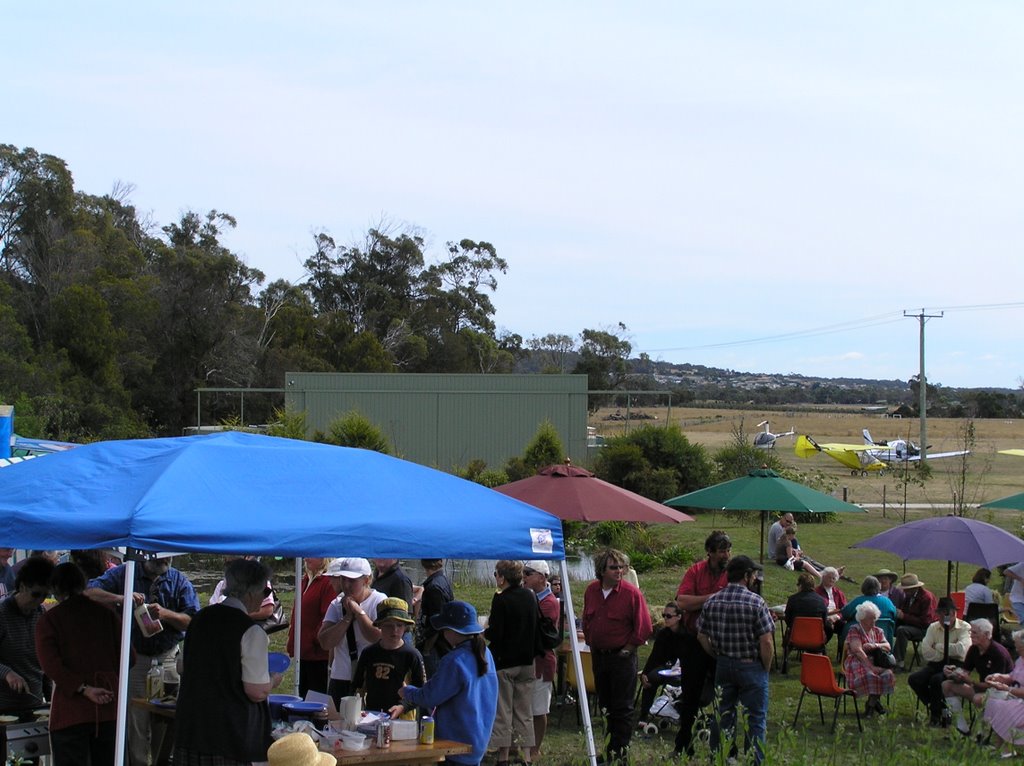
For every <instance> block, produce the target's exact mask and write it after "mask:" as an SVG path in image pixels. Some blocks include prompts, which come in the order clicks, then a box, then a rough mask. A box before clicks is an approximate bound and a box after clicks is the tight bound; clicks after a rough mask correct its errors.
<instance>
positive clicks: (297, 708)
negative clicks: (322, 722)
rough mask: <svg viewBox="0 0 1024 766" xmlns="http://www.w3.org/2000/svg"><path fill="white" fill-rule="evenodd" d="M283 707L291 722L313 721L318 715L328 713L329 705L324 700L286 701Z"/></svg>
mask: <svg viewBox="0 0 1024 766" xmlns="http://www.w3.org/2000/svg"><path fill="white" fill-rule="evenodd" d="M281 709H282V710H283V712H284V715H285V716H286V717H287V718H288V722H289V723H295V722H296V721H312V720H313V718H314V717H316V716H319V715H326V714H327V705H325V704H324V703H322V702H285V703H284V704H283V705H282V706H281Z"/></svg>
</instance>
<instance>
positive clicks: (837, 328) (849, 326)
mask: <svg viewBox="0 0 1024 766" xmlns="http://www.w3.org/2000/svg"><path fill="white" fill-rule="evenodd" d="M1017 308H1024V303H1021V302H1018V303H977V304H968V305H963V306H938V307H931V306H929V307H926V308H922V309H920V311H922V312H923V311H925V310H929V311H945V312H956V311H997V310H1001V309H1017ZM903 318H904V314H903V311H890V312H887V313H885V314H876V315H874V316H869V317H863V318H861V319H851V320H849V321H847V322H839V323H836V324H830V325H824V326H822V327H812V328H808V329H806V330H796V331H794V332H789V333H780V334H778V335H763V336H760V337H757V338H746V339H743V340H733V341H722V342H720V343H705V344H701V345H697V346H675V347H672V348H651V349H640V350H642V351H643V352H644V353H647V354H664V353H668V352H674V351H704V350H707V349H715V348H737V347H740V346H754V345H760V344H765V343H780V342H782V341H787V340H799V339H801V338H814V337H818V336H821V335H834V334H838V333H842V332H851V331H853V330H864V329H868V328H871V327H879V326H882V325H887V324H896V323H897V322H899V321H900V320H902V319H903ZM638 351H639V350H638Z"/></svg>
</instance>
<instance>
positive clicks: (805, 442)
mask: <svg viewBox="0 0 1024 766" xmlns="http://www.w3.org/2000/svg"><path fill="white" fill-rule="evenodd" d="M793 452H795V453H796V456H797V457H812V456H813V455H814V454H815V453H818V452H821V447H819V446H818V445H817V443H815V441H814V439H812V438H811V437H810V436H804V435H803V434H800V435H799V436H798V437H796V444H795V445H794V447H793Z"/></svg>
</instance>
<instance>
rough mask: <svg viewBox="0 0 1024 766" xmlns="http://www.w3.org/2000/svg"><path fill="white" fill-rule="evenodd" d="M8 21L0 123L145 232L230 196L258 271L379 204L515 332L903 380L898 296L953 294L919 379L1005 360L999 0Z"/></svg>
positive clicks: (1010, 139) (350, 235) (1010, 299)
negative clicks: (122, 203)
mask: <svg viewBox="0 0 1024 766" xmlns="http://www.w3.org/2000/svg"><path fill="white" fill-rule="evenodd" d="M5 19H6V22H7V27H8V30H9V33H8V35H6V36H5V44H4V47H3V50H2V52H0V59H2V60H3V61H4V64H5V71H6V72H7V76H6V77H5V78H4V79H3V81H2V82H0V104H2V107H3V108H2V112H0V114H2V116H0V126H2V127H3V130H2V131H0V141H3V142H6V143H12V144H15V145H16V146H19V147H25V146H32V147H34V148H36V149H38V150H39V151H43V152H48V153H51V154H55V155H57V156H59V157H61V158H63V159H64V160H66V161H67V162H68V165H69V167H70V168H71V170H72V172H73V173H74V175H75V181H76V186H77V188H79V189H82V190H85V191H88V192H91V193H96V194H103V193H106V192H108V191H110V190H111V188H112V187H113V185H114V183H115V182H117V181H121V182H127V183H131V184H133V185H134V187H135V189H134V191H133V193H132V195H131V200H132V202H133V203H134V204H135V205H136V207H137V208H138V209H139V210H141V211H144V212H146V213H149V214H151V216H152V218H153V220H154V221H155V222H157V223H159V224H161V225H162V224H166V223H168V222H170V221H173V220H176V219H177V218H178V217H179V216H180V214H181V213H182V212H183V211H185V210H189V209H191V210H198V211H206V210H209V209H211V208H216V209H218V210H221V211H225V212H228V213H231V214H232V215H234V216H235V217H236V218H237V219H238V228H237V229H236V230H234V231H233V232H231V233H230V234H229V235H228V236H227V237H226V239H225V241H226V243H227V244H228V246H229V247H231V248H232V249H233V250H234V251H235V252H236V253H238V254H239V255H240V256H241V257H242V258H243V259H244V260H245V261H246V262H247V263H248V264H249V265H251V266H254V267H257V268H259V269H261V270H262V271H264V272H265V273H266V274H267V277H268V279H277V278H285V279H289V280H291V281H300V280H301V279H302V278H303V269H302V262H303V260H304V259H305V258H306V256H307V254H308V253H309V252H310V251H311V243H312V232H314V231H315V230H327V231H329V232H330V233H331V234H332V235H333V236H334V237H335V238H336V239H337V240H339V241H340V242H351V241H358V240H359V239H360V238H361V235H362V234H363V233H364V232H365V231H366V229H367V228H369V227H370V226H373V225H377V224H378V223H379V222H380V221H381V220H387V221H390V222H391V223H392V225H398V226H401V225H409V226H413V227H416V228H417V229H418V230H419V231H420V232H421V233H422V234H423V235H424V236H425V238H426V240H427V243H428V256H429V255H432V254H435V255H438V256H439V255H440V254H441V252H442V249H443V245H444V243H445V242H446V241H448V240H458V239H461V238H464V237H469V238H471V239H477V240H486V241H489V242H492V243H493V244H494V245H495V246H496V247H497V249H498V252H499V254H500V255H501V256H502V257H504V258H505V259H506V260H507V261H508V264H509V271H508V274H506V275H504V276H502V277H501V278H500V282H499V288H498V292H497V294H496V295H495V296H494V302H495V305H496V306H497V309H498V314H497V317H496V319H497V322H498V325H499V327H502V328H505V329H507V330H510V331H513V332H518V333H520V334H521V335H523V336H524V337H526V338H529V337H530V336H533V335H544V334H546V333H551V332H558V333H567V334H574V335H575V334H578V333H579V332H580V331H581V330H582V329H584V328H603V327H607V328H611V327H614V326H615V325H616V324H617V323H618V322H622V323H624V324H625V325H626V326H627V327H628V333H627V334H628V337H629V339H630V340H631V342H632V343H633V346H634V349H635V351H636V352H640V351H646V352H647V353H649V354H650V355H651V356H652V357H653V358H655V359H665V360H671V361H682V362H687V361H688V362H693V363H697V364H707V365H714V366H720V367H727V368H732V369H737V370H747V371H757V372H796V373H803V374H807V375H824V376H829V377H878V378H901V379H906V378H908V377H909V376H911V375H913V374H916V372H917V370H918V323H917V321H916V320H913V319H904V318H902V313H903V311H904V310H907V311H909V312H911V313H916V312H918V311H920V310H921V309H922V308H924V309H925V310H926V313H929V314H937V313H940V311H942V310H944V309H945V310H946V311H945V316H944V317H943V318H942V319H936V320H932V321H930V322H929V323H928V325H927V331H926V332H927V341H928V342H927V360H928V377H929V380H930V381H931V382H933V383H939V384H942V385H945V386H971V385H976V386H981V385H992V386H1007V387H1016V386H1018V385H1019V384H1020V379H1021V378H1022V377H1024V361H1022V358H1021V357H1022V355H1021V351H1022V350H1024V349H1022V345H1024V344H1022V341H1021V334H1020V330H1019V328H1020V326H1021V319H1022V317H1024V292H1022V289H1021V285H1022V284H1024V258H1021V256H1020V253H1019V250H1020V243H1021V239H1022V237H1021V234H1022V227H1024V222H1022V216H1021V199H1022V197H1024V195H1022V191H1024V155H1022V151H1024V150H1022V146H1021V141H1020V136H1021V135H1024V101H1022V100H1021V98H1020V94H1021V93H1022V92H1024V49H1022V48H1021V46H1020V43H1019V40H1020V32H1021V30H1022V28H1024V6H1021V5H1020V4H1019V3H1015V2H977V3H952V2H927V3H925V2H908V3H901V4H891V3H884V2H865V3H846V4H825V3H818V2H778V3H776V2H763V1H762V2H724V3H676V2H672V3H632V4H625V3H605V2H587V3H582V2H576V3H563V4H551V3H531V2H525V3H524V2H520V3H515V4H512V3H504V4H495V3H470V2H443V1H440V2H431V3H413V2H385V3H373V4H369V3H364V4H358V5H357V4H350V3H343V2H304V3H298V4H295V7H294V8H293V7H287V6H285V5H282V4H280V3H265V2H246V3H240V2H215V3H198V2H191V1H190V0H186V1H184V2H177V3H173V4H171V3H163V4H140V3H124V2H110V3H100V4H82V3H72V2H58V3H43V4H38V3H20V4H16V5H14V6H10V7H8V9H7V12H6V17H5ZM994 306H998V307H997V308H984V309H979V308H958V307H994ZM837 325H843V328H842V331H837V329H835V326H837ZM822 328H833V329H831V330H829V331H826V332H816V331H817V330H820V329H822ZM778 336H788V337H786V338H785V339H780V338H779V337H778ZM764 338H772V339H773V340H756V339H764ZM747 341H752V342H747Z"/></svg>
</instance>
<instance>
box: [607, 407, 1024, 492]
mask: <svg viewBox="0 0 1024 766" xmlns="http://www.w3.org/2000/svg"><path fill="white" fill-rule="evenodd" d="M615 412H616V410H615V409H614V408H612V409H604V410H601V411H599V412H597V413H596V414H595V415H593V416H592V417H591V419H590V425H591V426H594V427H595V428H596V429H597V432H598V433H600V434H601V435H603V436H614V435H617V434H619V433H622V432H623V431H625V430H626V429H628V428H631V427H637V426H640V425H644V424H648V423H656V424H662V423H670V424H673V425H678V426H679V427H680V428H682V430H683V432H684V433H685V434H686V436H687V438H688V439H689V440H690V441H691V442H693V443H696V444H702V445H704V446H705V447H707V448H708V450H709V451H714V450H716V449H718V448H720V447H723V446H725V445H727V444H730V443H731V442H732V440H733V439H734V438H735V437H734V433H735V432H736V431H739V430H740V429H742V431H743V433H744V434H745V436H746V438H747V440H748V441H752V440H753V435H754V433H756V432H757V431H759V430H761V429H759V428H758V427H757V424H758V423H760V422H761V421H762V420H768V421H770V423H771V427H772V431H773V432H774V433H782V432H784V431H788V430H789V429H790V428H794V429H795V430H796V432H797V433H798V434H807V435H809V436H812V437H813V438H814V439H815V441H818V442H842V443H852V444H860V443H861V442H862V441H863V439H862V437H861V430H862V429H864V428H867V429H868V430H870V431H871V435H872V436H873V437H874V438H875V439H876V440H877V439H885V440H892V439H895V438H902V439H908V440H910V441H914V442H915V443H916V442H918V441H919V439H918V436H919V425H920V424H919V421H918V420H916V419H892V418H880V417H878V416H877V415H867V414H863V413H856V412H853V413H851V412H843V411H835V410H827V409H822V408H806V409H804V408H794V409H792V410H783V411H778V412H769V411H761V410H727V409H703V408H683V407H673V408H672V409H671V411H670V410H669V409H668V408H665V407H661V408H653V407H652V408H637V409H634V410H632V411H631V414H634V415H635V414H637V413H639V414H646V415H651V416H653V417H654V418H656V419H655V420H634V421H630V422H628V423H627V422H624V421H622V420H606V419H605V418H606V417H607V416H608V415H611V414H613V413H615ZM618 412H619V413H620V414H625V413H624V411H623V410H621V409H620V410H618ZM964 425H965V421H963V420H954V419H947V418H929V419H928V443H929V446H930V451H932V452H944V451H953V450H957V449H962V448H963V447H962V441H963V439H962V431H963V429H964ZM973 425H974V431H975V445H974V448H973V452H972V454H971V455H970V456H969V458H968V459H967V466H968V481H967V486H966V488H965V492H964V495H965V497H966V498H967V500H968V502H970V501H971V500H974V501H976V502H979V503H980V502H984V501H986V500H994V499H995V498H998V497H1003V496H1004V495H1009V494H1013V493H1015V492H1020V491H1022V490H1024V458H1020V457H1014V456H1012V455H1000V454H997V453H998V450H1001V449H1008V448H1011V447H1024V421H1021V420H975V421H973ZM794 439H795V437H786V438H783V439H779V440H778V442H777V445H776V448H775V450H774V452H775V454H776V456H777V457H778V458H779V459H780V460H782V462H783V463H784V464H785V465H786V466H788V467H790V468H793V469H794V470H796V471H800V472H802V473H804V474H821V476H822V477H823V480H824V482H825V483H826V484H828V485H830V486H831V487H834V488H835V489H836V490H837V491H838V492H841V491H842V490H843V489H844V488H845V489H846V492H847V499H848V500H849V501H850V502H853V503H870V504H881V503H882V502H883V501H885V502H886V503H887V504H892V505H896V504H902V502H903V490H902V486H900V485H901V482H900V476H899V472H898V471H897V472H887V473H886V475H885V476H879V475H878V474H871V475H868V476H865V477H861V476H851V475H850V472H849V470H848V469H846V468H845V467H843V466H842V465H840V464H839V463H837V462H836V461H834V460H833V459H831V458H830V457H828V456H826V455H816V456H814V457H812V458H799V457H797V456H796V455H795V454H794V452H793V443H794ZM930 465H931V467H932V476H931V478H930V479H929V480H928V481H927V482H926V483H925V485H924V486H923V487H922V486H917V485H916V484H914V483H913V482H911V483H909V485H908V487H907V502H908V503H914V504H919V503H928V504H933V505H941V504H945V503H949V502H951V487H953V486H956V485H957V484H956V480H957V474H959V473H961V472H962V470H963V463H962V462H961V460H960V459H957V458H953V459H947V460H936V461H933V462H931V463H930Z"/></svg>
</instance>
